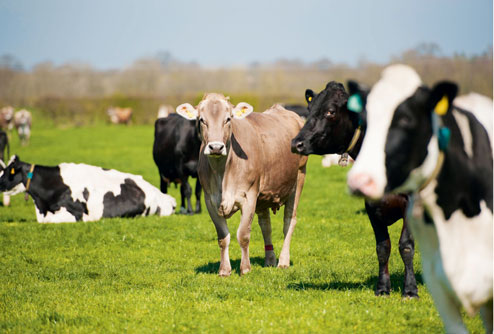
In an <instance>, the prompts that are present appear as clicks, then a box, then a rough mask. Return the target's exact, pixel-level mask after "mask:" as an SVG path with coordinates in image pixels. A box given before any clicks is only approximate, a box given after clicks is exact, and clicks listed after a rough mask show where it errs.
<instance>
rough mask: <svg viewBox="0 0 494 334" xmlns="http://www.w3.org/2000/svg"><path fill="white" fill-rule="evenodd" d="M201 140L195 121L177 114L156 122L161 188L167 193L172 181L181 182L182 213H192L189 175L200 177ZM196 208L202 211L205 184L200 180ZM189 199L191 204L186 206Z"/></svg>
mask: <svg viewBox="0 0 494 334" xmlns="http://www.w3.org/2000/svg"><path fill="white" fill-rule="evenodd" d="M200 147H201V141H200V140H199V137H198V133H197V131H196V126H195V121H191V120H187V119H184V118H183V117H181V116H180V115H177V114H171V115H169V116H168V117H166V118H158V119H157V120H156V121H155V123H154V144H153V158H154V162H155V163H156V166H157V167H158V171H159V174H160V184H161V186H160V188H161V191H162V192H163V193H165V194H166V193H167V191H168V184H169V183H171V182H173V183H175V184H177V183H179V184H180V195H181V203H180V213H187V214H192V213H193V210H192V203H191V196H192V188H191V187H190V184H189V176H191V177H195V178H197V162H198V160H199V148H200ZM195 195H196V209H195V212H196V213H199V212H201V184H200V182H199V179H198V180H197V181H196V189H195ZM185 201H187V206H185Z"/></svg>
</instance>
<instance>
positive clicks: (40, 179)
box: [22, 163, 60, 209]
mask: <svg viewBox="0 0 494 334" xmlns="http://www.w3.org/2000/svg"><path fill="white" fill-rule="evenodd" d="M30 169H31V164H27V163H22V183H23V184H24V186H26V185H27V179H28V178H27V174H28V173H29V170H30ZM55 169H57V170H59V168H58V167H45V166H38V165H36V167H35V168H34V170H33V176H32V179H31V182H30V185H29V189H28V190H27V191H26V192H27V193H28V194H29V195H30V196H31V197H32V198H33V200H34V204H35V205H36V207H37V208H38V209H40V208H48V207H50V205H51V203H50V202H51V201H53V200H54V198H55V196H54V194H56V193H57V192H58V191H57V190H58V187H57V184H58V182H56V181H57V180H56V177H55V174H53V176H51V175H52V173H50V171H52V170H55ZM56 174H57V175H59V174H60V173H56ZM52 179H53V180H52ZM43 184H49V185H50V189H43ZM47 190H49V191H50V197H48V196H47Z"/></svg>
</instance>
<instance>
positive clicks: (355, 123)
mask: <svg viewBox="0 0 494 334" xmlns="http://www.w3.org/2000/svg"><path fill="white" fill-rule="evenodd" d="M359 117H360V116H359ZM359 123H360V122H359V120H357V121H353V122H352V125H353V126H352V129H353V132H352V135H351V136H350V139H349V140H348V142H347V147H349V146H350V144H351V142H352V139H353V137H354V135H355V133H356V131H357V129H358V128H359V126H360V135H359V136H358V139H357V143H356V144H355V145H354V146H353V148H352V149H351V150H349V151H348V152H346V153H348V154H349V155H350V156H351V157H352V159H353V160H355V159H357V156H358V154H359V152H360V148H361V147H362V142H363V141H364V136H365V130H366V128H365V126H363V125H359Z"/></svg>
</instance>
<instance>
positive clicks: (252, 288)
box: [0, 123, 483, 333]
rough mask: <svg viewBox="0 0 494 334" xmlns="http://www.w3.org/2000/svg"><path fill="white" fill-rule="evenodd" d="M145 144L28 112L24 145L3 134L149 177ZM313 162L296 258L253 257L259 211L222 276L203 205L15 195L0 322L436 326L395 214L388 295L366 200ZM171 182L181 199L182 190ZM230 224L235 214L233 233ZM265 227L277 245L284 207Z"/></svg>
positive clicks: (216, 328) (31, 153) (49, 157)
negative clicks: (60, 207)
mask: <svg viewBox="0 0 494 334" xmlns="http://www.w3.org/2000/svg"><path fill="white" fill-rule="evenodd" d="M40 124H42V125H40ZM35 125H36V124H35ZM152 141H153V128H152V127H151V126H130V127H124V126H121V127H119V126H105V125H100V126H95V127H89V128H73V129H58V128H53V127H50V126H49V123H38V127H35V128H34V130H33V135H32V141H31V144H30V145H29V146H27V147H20V146H19V144H18V141H17V138H13V143H12V149H11V151H12V152H16V153H18V154H19V155H20V157H21V158H22V159H23V160H25V161H28V162H34V163H37V164H45V165H54V164H57V163H60V162H68V161H72V162H85V163H88V164H94V165H100V166H103V167H109V168H116V169H118V170H121V171H125V172H132V173H135V174H142V175H143V176H144V178H145V179H147V180H148V181H150V182H151V183H153V184H155V185H158V175H157V171H156V167H155V166H154V163H153V160H152V154H151V151H152ZM320 162H321V158H320V157H311V158H310V159H309V166H308V172H307V179H306V184H305V187H304V191H303V194H302V199H301V203H300V206H299V211H298V217H299V219H298V224H297V228H296V229H295V234H294V238H293V241H292V248H291V261H292V266H291V267H290V268H289V269H285V270H282V269H277V268H264V267H263V266H262V264H263V261H264V260H263V256H264V247H263V242H262V235H261V233H260V229H259V228H258V227H257V226H258V225H257V219H255V221H254V223H253V224H254V226H253V233H252V239H251V247H250V250H251V261H252V264H253V266H252V272H251V273H249V274H248V275H246V276H242V277H240V276H239V275H238V271H239V265H240V249H239V246H238V244H237V242H236V240H235V239H234V238H232V243H231V247H230V258H231V261H232V267H233V272H232V276H231V277H228V278H220V277H218V276H217V271H218V268H219V248H218V245H217V241H216V233H215V229H214V227H213V224H212V222H211V220H210V218H209V216H208V214H207V213H202V214H200V215H196V216H192V217H188V216H181V215H174V216H171V217H165V218H158V217H146V218H136V219H104V220H101V221H98V222H90V223H75V224H38V223H36V221H35V215H34V207H33V204H32V202H31V200H30V201H29V202H24V199H23V196H22V195H19V196H16V197H14V198H12V205H11V207H7V208H5V207H0V217H1V222H0V332H6V333H10V332H12V333H20V332H22V333H24V332H36V333H39V332H70V333H88V332H93V333H94V332H100V333H105V332H113V333H121V332H130V333H136V332H139V333H143V332H144V333H155V332H201V333H202V332H208V333H221V332H227V333H253V332H259V333H288V332H291V333H309V332H310V333H441V332H442V331H443V329H442V323H441V321H440V319H439V316H438V313H437V311H436V309H435V308H434V305H433V302H432V299H431V297H430V295H429V294H428V292H427V290H426V288H425V286H424V285H423V283H422V279H421V277H420V274H421V267H420V258H419V256H418V254H417V256H416V257H415V268H416V272H417V278H418V280H419V294H420V299H419V300H402V299H401V286H402V284H403V277H402V273H403V265H402V262H401V258H400V255H399V253H398V245H397V243H398V238H399V234H400V230H401V223H397V224H395V225H394V226H392V227H391V238H392V245H393V249H392V254H391V260H390V273H391V277H392V288H393V292H392V293H391V295H390V296H389V297H384V298H377V297H375V296H374V285H375V282H376V277H377V276H376V275H377V259H376V255H375V241H374V236H373V233H372V229H371V226H370V224H369V222H368V219H367V216H366V215H365V213H363V208H364V207H363V201H362V200H361V199H356V198H352V197H350V196H348V194H347V192H346V188H345V173H346V172H347V171H348V169H343V168H339V167H332V168H330V169H323V168H322V167H321V164H320ZM170 191H171V195H173V196H175V198H177V199H178V198H179V196H178V195H179V191H178V189H175V188H173V187H172V188H171V190H170ZM203 208H204V211H205V206H204V205H203ZM238 223H239V214H236V215H235V216H234V217H232V219H231V220H230V222H229V226H230V231H231V232H232V236H234V235H236V233H235V231H236V228H237V226H238ZM272 224H273V241H274V247H275V251H276V253H277V254H279V251H280V249H281V245H282V241H283V238H282V217H281V214H277V215H276V216H274V218H273V219H272ZM465 319H466V322H467V326H468V328H469V330H470V331H472V332H474V333H481V332H483V329H482V324H481V320H480V318H479V317H478V316H477V317H475V318H468V317H465Z"/></svg>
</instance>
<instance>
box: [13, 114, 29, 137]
mask: <svg viewBox="0 0 494 334" xmlns="http://www.w3.org/2000/svg"><path fill="white" fill-rule="evenodd" d="M31 123H32V116H31V113H30V112H29V111H27V110H26V109H22V110H19V111H18V112H16V113H15V115H14V125H15V128H16V129H17V134H18V135H19V139H20V140H21V144H22V145H26V144H28V143H29V139H30V138H31Z"/></svg>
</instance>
